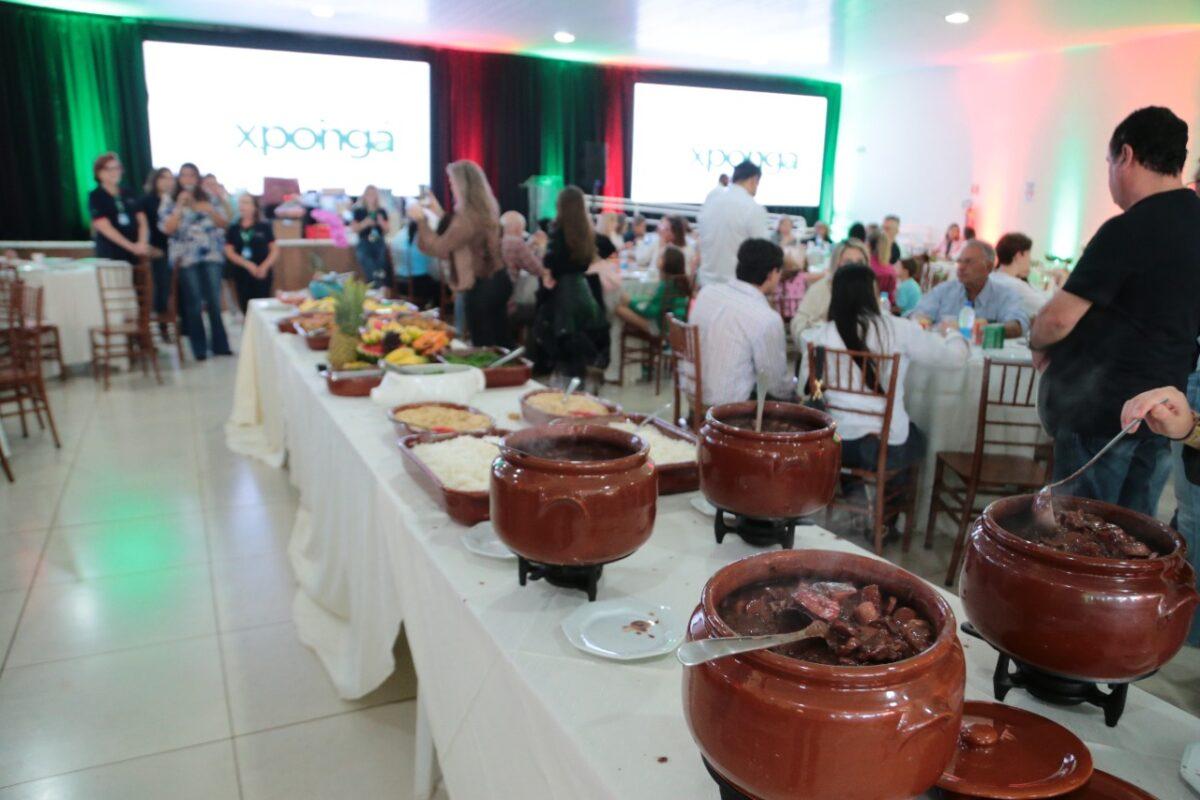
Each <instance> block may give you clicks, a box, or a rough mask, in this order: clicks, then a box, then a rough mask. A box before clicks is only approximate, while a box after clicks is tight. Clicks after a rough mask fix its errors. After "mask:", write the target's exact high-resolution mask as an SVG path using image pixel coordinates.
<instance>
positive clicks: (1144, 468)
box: [1054, 431, 1171, 517]
mask: <svg viewBox="0 0 1200 800" xmlns="http://www.w3.org/2000/svg"><path fill="white" fill-rule="evenodd" d="M1110 438H1111V437H1108V436H1091V435H1084V434H1079V433H1073V432H1071V431H1059V432H1058V433H1057V434H1055V436H1054V480H1056V481H1058V480H1062V479H1063V478H1065V477H1067V476H1068V475H1070V474H1071V473H1072V472H1074V471H1075V470H1077V469H1079V468H1080V467H1082V466H1083V465H1084V464H1086V463H1087V461H1088V460H1089V459H1090V458H1091V457H1092V456H1094V455H1095V454H1096V453H1098V452H1100V449H1101V448H1102V447H1104V445H1106V444H1108V441H1109V439H1110ZM1170 472H1171V448H1170V447H1169V446H1168V443H1167V440H1166V439H1164V438H1162V437H1161V436H1153V437H1150V438H1146V439H1122V440H1121V441H1119V442H1117V444H1116V446H1114V447H1113V449H1112V450H1109V451H1108V452H1107V453H1105V454H1104V457H1103V458H1101V459H1100V460H1099V461H1097V462H1096V463H1095V465H1093V466H1092V467H1091V468H1090V469H1089V470H1088V471H1087V472H1085V473H1083V474H1082V475H1080V476H1079V477H1078V478H1076V479H1075V480H1074V481H1072V482H1071V483H1069V484H1067V485H1066V486H1064V487H1063V494H1070V495H1073V496H1075V497H1087V498H1091V499H1093V500H1103V501H1104V502H1106V503H1113V504H1114V505H1118V506H1121V507H1123V508H1128V509H1130V510H1131V511H1137V512H1138V513H1140V514H1145V515H1146V516H1148V517H1153V516H1154V512H1155V511H1156V510H1157V509H1158V499H1159V497H1161V496H1162V490H1163V487H1164V486H1166V485H1167V477H1168V476H1169V475H1170Z"/></svg>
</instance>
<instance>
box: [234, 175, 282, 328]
mask: <svg viewBox="0 0 1200 800" xmlns="http://www.w3.org/2000/svg"><path fill="white" fill-rule="evenodd" d="M238 213H239V215H240V216H239V217H238V221H237V222H235V223H233V224H232V225H230V226H229V228H228V230H226V231H225V258H226V259H227V260H228V263H229V266H230V269H231V270H232V272H233V286H234V289H235V290H236V291H237V299H238V305H239V306H241V309H242V313H243V314H245V313H246V306H247V305H248V304H249V302H250V301H251V300H256V299H258V298H263V297H270V296H271V281H272V278H271V267H272V266H274V264H275V260H276V259H277V258H278V257H279V247H278V245H276V244H275V234H274V233H273V232H272V231H271V225H270V224H269V223H266V222H262V221H260V219H259V217H260V216H261V215H260V213H259V209H258V198H257V197H255V196H254V195H252V194H243V195H242V196H241V197H239V198H238Z"/></svg>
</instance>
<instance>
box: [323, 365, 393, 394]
mask: <svg viewBox="0 0 1200 800" xmlns="http://www.w3.org/2000/svg"><path fill="white" fill-rule="evenodd" d="M321 374H322V375H324V376H325V385H326V386H327V387H328V388H329V393H330V394H332V395H337V396H338V397H369V396H370V394H371V390H372V389H374V388H375V387H376V386H378V385H379V384H381V383H383V370H380V369H364V370H344V371H341V372H338V371H336V370H324V371H323V372H322V373H321Z"/></svg>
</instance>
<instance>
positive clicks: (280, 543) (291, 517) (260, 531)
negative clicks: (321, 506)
mask: <svg viewBox="0 0 1200 800" xmlns="http://www.w3.org/2000/svg"><path fill="white" fill-rule="evenodd" d="M206 516H207V525H208V542H209V546H210V548H211V552H212V557H213V558H214V559H218V558H246V557H248V556H260V555H265V554H268V553H283V552H286V551H287V544H288V539H290V538H291V535H292V523H293V522H295V519H296V502H295V501H285V502H279V503H271V504H270V505H261V506H248V507H245V508H210V509H208V512H207V515H206Z"/></svg>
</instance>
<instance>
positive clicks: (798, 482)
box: [699, 402, 842, 519]
mask: <svg viewBox="0 0 1200 800" xmlns="http://www.w3.org/2000/svg"><path fill="white" fill-rule="evenodd" d="M755 406H756V404H755V403H753V402H746V403H729V404H726V405H721V406H714V407H712V408H710V409H709V410H708V415H707V416H706V417H705V418H704V424H703V425H702V426H701V427H700V454H699V461H700V491H702V492H703V493H704V496H705V497H706V498H708V502H710V503H712V504H713V505H714V506H716V507H717V508H721V509H724V510H725V511H731V512H734V513H736V514H742V515H744V516H747V517H753V518H756V519H786V518H791V517H802V516H805V515H808V514H812V513H814V512H816V511H818V510H820V509H822V508H824V507H825V506H827V505H829V502H830V501H831V500H832V499H833V493H834V490H835V489H836V488H837V483H838V473H839V472H840V471H841V466H842V444H841V440H840V439H838V438H837V436H836V433H835V431H836V428H837V423H835V422H834V421H833V418H832V417H830V416H829V415H828V414H825V413H823V412H821V411H817V410H815V409H811V408H808V407H806V406H802V405H798V404H796V403H776V402H768V403H767V404H766V406H765V409H764V411H763V419H764V420H768V419H771V418H776V419H785V420H788V421H792V422H795V423H800V424H804V425H807V426H810V428H811V429H810V430H805V431H800V432H795V433H791V432H787V433H755V432H754V431H753V430H752V429H746V428H739V427H736V426H734V425H730V424H728V420H731V419H735V418H738V417H745V416H747V415H749V416H750V418H751V419H753V416H754V411H755Z"/></svg>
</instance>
